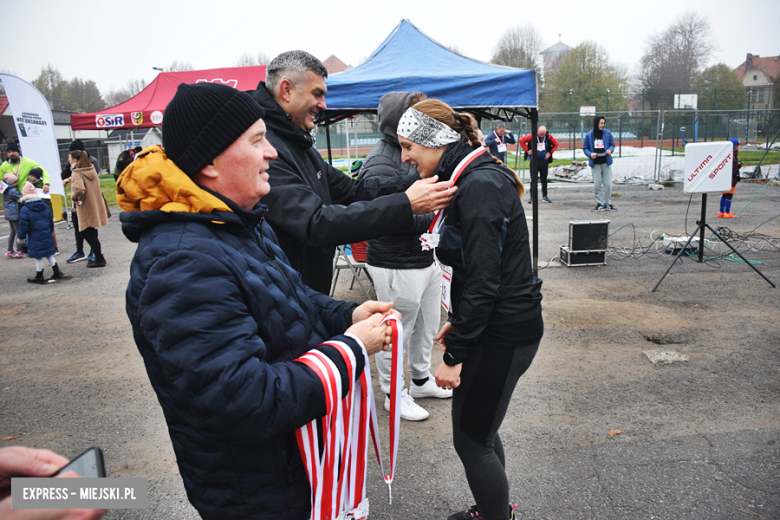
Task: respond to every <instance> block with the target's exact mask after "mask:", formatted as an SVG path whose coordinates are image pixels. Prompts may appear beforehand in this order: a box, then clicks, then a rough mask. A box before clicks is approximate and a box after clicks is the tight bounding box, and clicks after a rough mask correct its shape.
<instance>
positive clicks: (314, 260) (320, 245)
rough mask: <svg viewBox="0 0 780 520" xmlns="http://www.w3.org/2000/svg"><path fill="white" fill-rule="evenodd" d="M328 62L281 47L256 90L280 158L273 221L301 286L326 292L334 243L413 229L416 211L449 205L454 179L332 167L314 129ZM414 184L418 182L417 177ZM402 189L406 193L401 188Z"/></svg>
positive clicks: (273, 178) (271, 203)
mask: <svg viewBox="0 0 780 520" xmlns="http://www.w3.org/2000/svg"><path fill="white" fill-rule="evenodd" d="M327 76H328V72H327V70H325V66H324V65H323V64H322V62H320V60H318V59H317V58H315V57H314V56H312V55H311V54H309V53H307V52H303V51H289V52H284V53H282V54H280V55H279V56H277V57H276V58H274V59H273V60H272V61H271V63H270V64H269V65H268V69H267V70H266V81H265V83H263V82H261V83H260V84H259V85H258V87H257V90H256V91H255V92H254V98H255V100H256V101H257V102H258V103H259V104H260V106H261V107H263V109H264V110H265V114H266V116H265V121H266V124H267V125H268V140H269V141H270V142H271V144H272V145H273V146H274V148H276V151H277V153H278V154H279V157H278V159H277V160H275V161H274V162H273V163H272V164H271V167H270V169H269V170H268V173H269V175H270V180H269V182H270V184H271V187H272V188H273V189H272V190H271V193H269V194H268V196H266V198H265V203H266V204H267V205H268V216H267V218H268V222H270V224H271V227H272V228H273V229H274V232H275V233H276V235H277V236H278V237H279V243H280V244H281V246H282V250H283V251H284V252H285V254H286V255H287V258H288V259H289V260H290V263H291V264H292V266H293V267H294V268H295V269H296V270H297V271H299V272H300V273H301V276H302V277H303V283H305V284H306V285H308V286H310V287H311V288H312V289H314V290H316V291H320V292H323V293H327V292H329V290H330V285H331V281H332V278H333V256H334V254H335V252H336V246H339V245H342V244H351V243H353V242H361V241H363V240H369V239H372V238H377V237H381V236H384V235H387V234H389V233H394V232H397V231H401V230H408V229H409V228H411V227H412V226H413V225H414V220H413V215H415V214H419V215H424V214H425V213H430V212H431V211H435V210H436V209H439V208H442V207H445V206H446V205H447V204H448V203H449V201H450V199H451V198H452V195H453V193H451V192H452V191H453V190H448V189H447V188H449V187H450V184H449V183H436V184H434V182H435V179H427V180H425V181H420V180H419V176H418V175H407V176H398V177H393V178H388V179H362V180H358V181H354V180H352V179H351V178H350V177H348V176H347V175H345V174H344V173H343V172H341V171H340V170H337V169H335V168H333V167H332V166H330V165H329V164H327V163H326V162H325V161H324V160H323V159H322V156H321V155H320V154H319V152H317V150H316V149H315V148H314V146H313V145H314V141H313V139H312V136H311V131H312V130H313V129H314V120H315V118H316V117H317V114H318V113H319V112H320V111H322V110H325V109H326V108H327V106H326V104H325V93H326V92H327V90H328V87H327V86H326V85H325V78H326V77H327ZM415 181H416V182H415ZM404 190H406V191H405V192H404Z"/></svg>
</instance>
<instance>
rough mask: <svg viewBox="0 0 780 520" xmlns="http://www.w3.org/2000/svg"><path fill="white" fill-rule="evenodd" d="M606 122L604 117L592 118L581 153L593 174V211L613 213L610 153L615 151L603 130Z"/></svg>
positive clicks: (612, 143)
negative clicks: (591, 125)
mask: <svg viewBox="0 0 780 520" xmlns="http://www.w3.org/2000/svg"><path fill="white" fill-rule="evenodd" d="M606 123H607V120H606V118H604V116H596V117H594V118H593V130H591V131H590V132H588V133H587V134H585V140H584V141H583V142H582V151H583V152H584V153H585V157H587V158H588V165H589V166H590V171H591V173H592V174H593V189H594V191H595V192H596V207H594V208H593V211H604V210H606V211H615V210H617V208H616V207H615V206H613V205H612V152H614V151H615V139H613V138H612V133H611V132H610V131H609V130H607V129H606V128H604V126H605V125H606Z"/></svg>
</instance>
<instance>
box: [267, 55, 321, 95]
mask: <svg viewBox="0 0 780 520" xmlns="http://www.w3.org/2000/svg"><path fill="white" fill-rule="evenodd" d="M308 71H312V72H313V73H315V74H316V75H318V76H322V77H323V78H327V77H328V69H326V68H325V65H323V64H322V62H321V61H320V60H318V59H317V58H315V57H314V56H312V55H311V54H309V53H308V52H306V51H287V52H283V53H281V54H280V55H279V56H277V57H276V58H274V59H272V60H271V63H269V64H268V68H267V69H266V71H265V88H266V90H268V92H270V93H271V95H272V96H273V95H275V94H276V91H277V90H278V89H279V85H281V83H282V80H283V79H287V80H289V81H291V82H292V84H293V85H295V86H296V87H300V86H301V85H303V82H304V81H305V79H306V72H308Z"/></svg>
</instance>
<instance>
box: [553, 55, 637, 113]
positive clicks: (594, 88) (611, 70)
mask: <svg viewBox="0 0 780 520" xmlns="http://www.w3.org/2000/svg"><path fill="white" fill-rule="evenodd" d="M545 91H546V92H545V93H546V98H545V100H544V110H545V111H567V110H568V107H569V106H571V107H572V109H575V108H576V107H580V106H596V107H597V110H599V111H605V110H607V106H609V110H610V111H614V110H625V109H626V107H627V101H626V94H627V91H628V70H627V68H626V66H625V65H622V64H619V63H613V62H612V61H611V60H610V58H609V54H608V53H607V51H606V49H604V47H602V46H601V45H599V44H598V43H597V42H594V41H589V42H583V43H581V44H580V45H578V46H576V47H575V48H574V49H572V50H571V51H570V52H569V54H567V55H566V57H565V58H563V60H561V63H560V65H559V66H558V71H557V73H556V74H555V76H554V78H553V79H552V81H551V82H550V87H545Z"/></svg>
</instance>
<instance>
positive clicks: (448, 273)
mask: <svg viewBox="0 0 780 520" xmlns="http://www.w3.org/2000/svg"><path fill="white" fill-rule="evenodd" d="M451 288H452V267H450V266H448V265H444V264H441V306H442V307H444V310H445V311H447V312H450V289H451Z"/></svg>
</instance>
